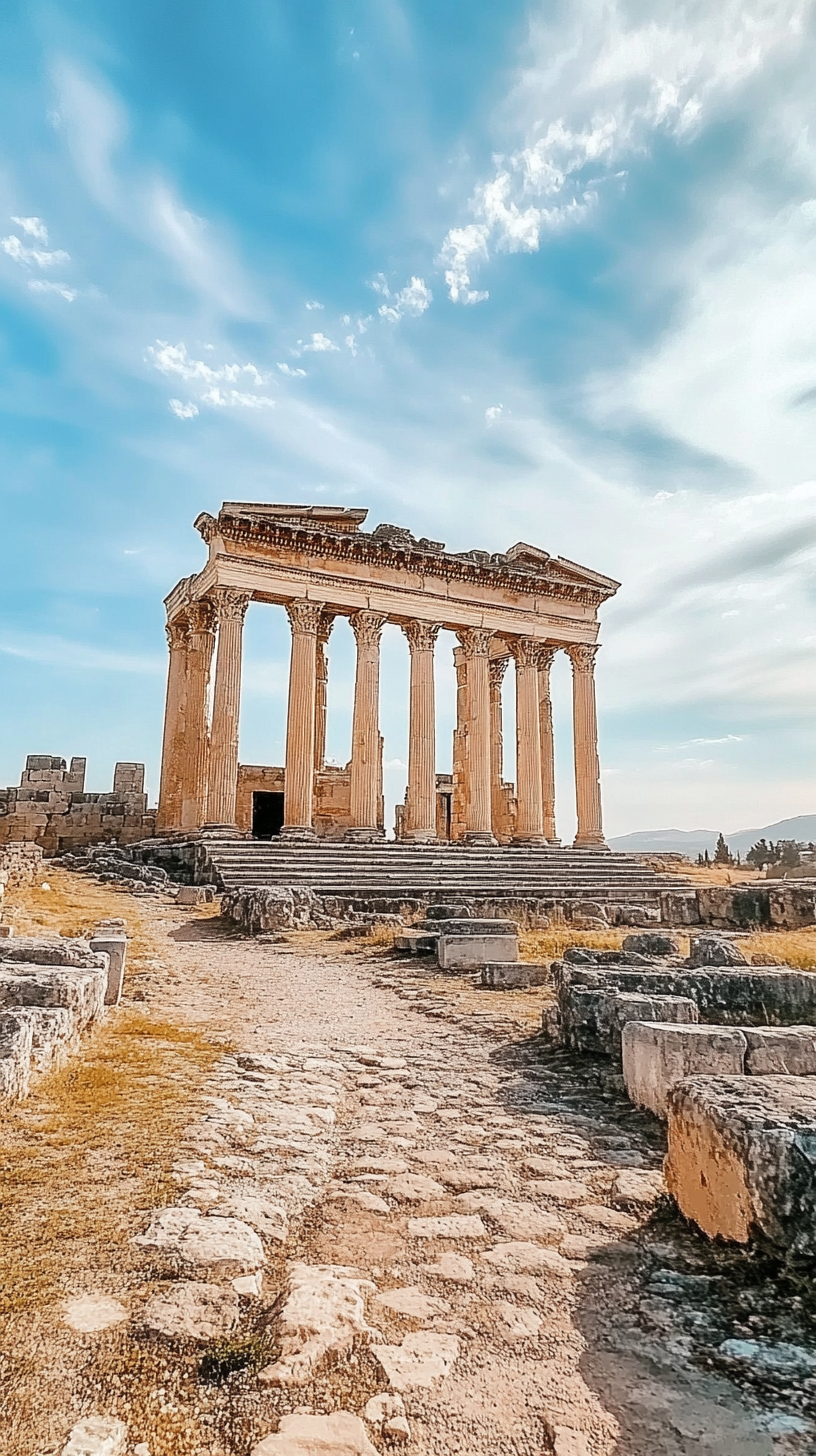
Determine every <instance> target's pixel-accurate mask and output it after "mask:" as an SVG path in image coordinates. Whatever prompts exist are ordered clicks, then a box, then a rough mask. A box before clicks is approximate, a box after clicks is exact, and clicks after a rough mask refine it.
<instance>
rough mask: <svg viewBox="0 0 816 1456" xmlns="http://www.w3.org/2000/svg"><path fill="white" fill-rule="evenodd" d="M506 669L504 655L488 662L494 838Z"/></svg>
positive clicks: (499, 823) (499, 806)
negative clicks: (503, 688) (503, 686)
mask: <svg viewBox="0 0 816 1456" xmlns="http://www.w3.org/2000/svg"><path fill="white" fill-rule="evenodd" d="M506 670H507V658H506V657H492V658H491V659H490V661H489V663H488V676H489V680H490V818H491V823H492V826H493V833H494V835H495V837H496V839H501V837H502V829H503V827H504V826H503V816H504V802H503V796H502V779H503V765H504V715H503V712H502V683H503V682H504V674H505V672H506Z"/></svg>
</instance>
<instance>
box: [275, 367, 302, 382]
mask: <svg viewBox="0 0 816 1456" xmlns="http://www.w3.org/2000/svg"><path fill="white" fill-rule="evenodd" d="M278 368H279V370H280V372H281V374H285V375H287V377H288V378H289V379H305V378H306V370H305V369H293V368H292V366H291V364H279V365H278Z"/></svg>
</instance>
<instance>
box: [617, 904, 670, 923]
mask: <svg viewBox="0 0 816 1456" xmlns="http://www.w3.org/2000/svg"><path fill="white" fill-rule="evenodd" d="M607 913H611V914H612V915H613V917H614V923H615V924H616V925H659V924H660V911H659V910H658V909H652V908H651V906H648V905H618V906H611V905H610V906H609V907H608V910H607Z"/></svg>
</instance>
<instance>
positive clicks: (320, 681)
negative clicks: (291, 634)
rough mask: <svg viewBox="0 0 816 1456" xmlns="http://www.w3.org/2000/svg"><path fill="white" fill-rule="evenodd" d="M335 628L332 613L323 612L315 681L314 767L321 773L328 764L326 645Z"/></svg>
mask: <svg viewBox="0 0 816 1456" xmlns="http://www.w3.org/2000/svg"><path fill="white" fill-rule="evenodd" d="M333 626H334V616H333V615H332V613H331V612H323V614H322V616H321V618H320V622H319V624H318V628H317V646H316V679H315V742H314V766H315V773H319V772H320V770H321V769H322V768H323V766H324V764H325V762H326V711H327V708H328V696H329V659H328V657H327V656H326V645H327V643H328V640H329V638H330V636H331V630H332V627H333Z"/></svg>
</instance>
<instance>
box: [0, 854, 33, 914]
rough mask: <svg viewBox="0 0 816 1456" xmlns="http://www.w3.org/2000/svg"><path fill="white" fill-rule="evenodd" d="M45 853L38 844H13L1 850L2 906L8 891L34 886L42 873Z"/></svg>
mask: <svg viewBox="0 0 816 1456" xmlns="http://www.w3.org/2000/svg"><path fill="white" fill-rule="evenodd" d="M42 859H43V852H42V849H41V848H40V846H39V845H38V844H25V843H20V842H17V843H13V844H6V845H3V846H2V847H1V848H0V906H2V903H3V897H4V895H5V893H6V890H16V889H22V888H23V887H25V886H26V885H33V884H34V883H35V881H36V880H37V878H38V876H39V874H40V873H41V871H42Z"/></svg>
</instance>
